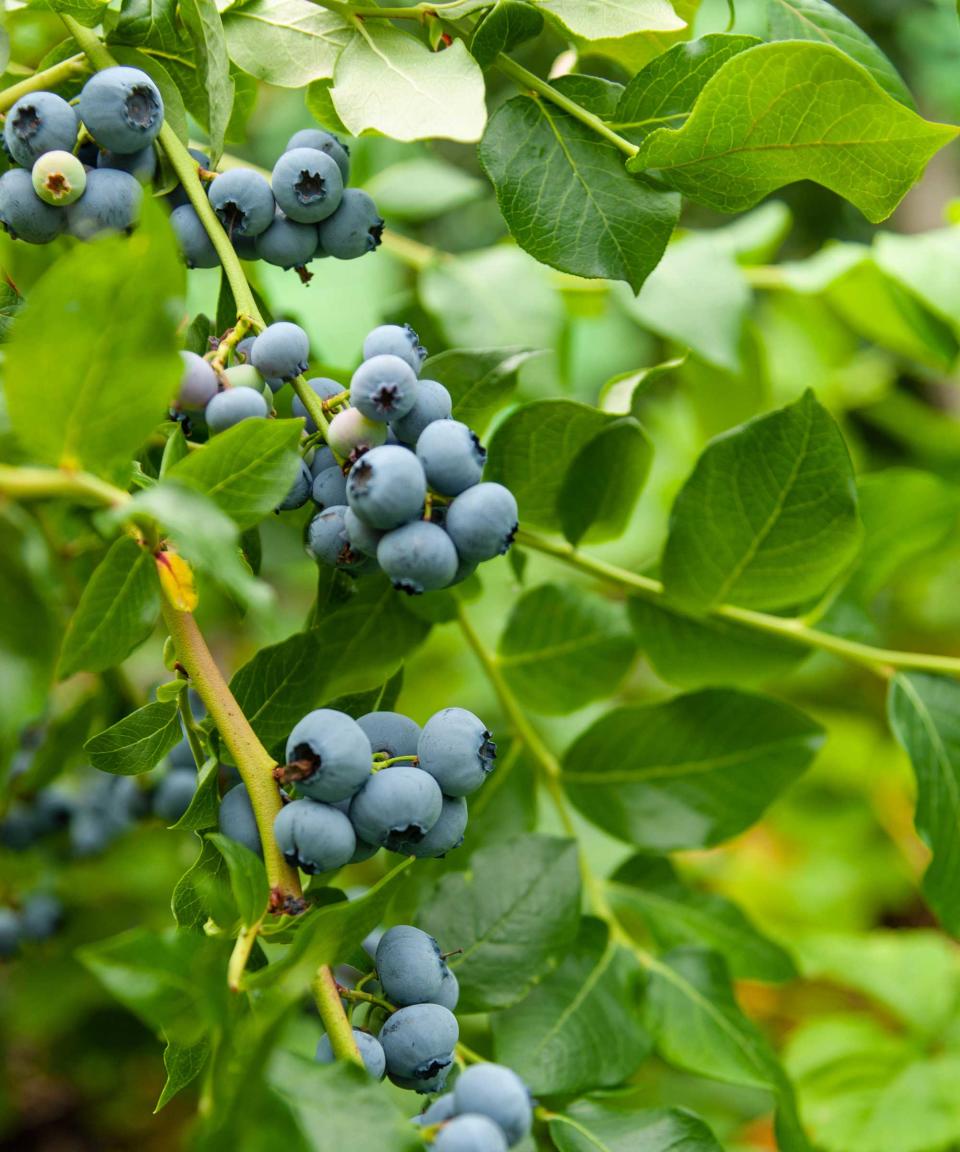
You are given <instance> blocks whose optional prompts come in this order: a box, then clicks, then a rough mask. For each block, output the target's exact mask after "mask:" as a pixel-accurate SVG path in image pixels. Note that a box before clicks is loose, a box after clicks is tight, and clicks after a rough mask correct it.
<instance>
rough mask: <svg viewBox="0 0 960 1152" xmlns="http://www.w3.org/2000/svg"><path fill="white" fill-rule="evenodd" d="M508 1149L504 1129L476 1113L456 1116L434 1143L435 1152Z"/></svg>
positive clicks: (472, 1151)
mask: <svg viewBox="0 0 960 1152" xmlns="http://www.w3.org/2000/svg"><path fill="white" fill-rule="evenodd" d="M508 1147H509V1145H508V1144H507V1137H506V1136H505V1135H504V1131H503V1129H502V1128H501V1127H500V1126H499V1125H498V1124H495V1123H494V1122H493V1120H491V1119H490V1118H489V1117H488V1116H481V1115H480V1114H479V1113H475V1112H469V1113H465V1114H463V1115H460V1116H455V1117H454V1118H453V1119H452V1120H451V1121H450V1122H449V1123H447V1124H444V1126H443V1127H442V1128H441V1129H440V1131H439V1133H438V1134H437V1138H436V1140H434V1142H433V1149H434V1152H507V1148H508Z"/></svg>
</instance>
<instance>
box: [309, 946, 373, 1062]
mask: <svg viewBox="0 0 960 1152" xmlns="http://www.w3.org/2000/svg"><path fill="white" fill-rule="evenodd" d="M310 989H311V991H312V992H313V998H314V1000H315V1001H316V1004H317V1010H318V1011H319V1013H320V1019H321V1020H322V1021H323V1026H324V1028H325V1029H326V1031H327V1035H328V1036H329V1037H330V1047H331V1048H332V1049H333V1054H334V1056H336V1058H337V1059H338V1060H348V1061H349V1062H350V1063H352V1064H359V1065H360V1067H361V1068H362V1067H363V1058H362V1057H361V1055H360V1050H359V1048H357V1042H356V1040H354V1038H353V1029H352V1028H351V1027H350V1021H349V1020H348V1019H347V1014H346V1012H344V1010H343V1001H342V1000H341V999H340V997H341V991H340V987H339V985H338V984H337V982H336V980H335V979H334V977H333V972H331V970H330V967H329V965H327V964H323V965H321V966H320V967H319V968H318V969H317V974H316V975H315V976H314V978H313V980H312V981H311V983H310Z"/></svg>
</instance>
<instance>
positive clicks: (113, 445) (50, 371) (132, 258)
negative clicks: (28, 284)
mask: <svg viewBox="0 0 960 1152" xmlns="http://www.w3.org/2000/svg"><path fill="white" fill-rule="evenodd" d="M161 217H162V213H161V211H160V209H159V208H157V209H153V208H152V206H151V205H150V204H149V202H146V203H145V204H144V212H143V221H142V223H141V226H140V227H139V228H138V229H137V230H136V232H134V234H133V235H132V236H112V237H109V238H107V239H104V240H99V241H98V242H97V243H96V244H93V245H83V246H79V247H76V248H74V249H72V250H71V251H68V252H66V253H65V254H64V255H63V256H61V257H60V258H59V259H58V260H57V261H56V263H55V264H54V265H53V266H52V267H51V268H50V269H49V271H48V272H47V273H46V274H45V275H44V276H43V277H41V279H40V280H39V281H38V282H37V283H36V284H35V285H34V286H33V288H32V289H31V292H30V304H29V306H28V307H27V308H25V309H24V311H23V314H22V315H21V316H20V317H19V318H18V321H17V325H16V329H15V331H14V333H13V338H12V339H11V340H10V342H9V344H8V345H7V346H6V364H5V368H6V378H5V381H4V387H5V391H6V398H7V407H8V410H9V414H10V423H11V425H12V427H13V430H14V432H16V434H17V436H18V437H19V438H20V440H21V441H22V442H23V444H24V446H25V447H26V448H27V450H28V451H29V453H30V457H31V459H33V460H36V461H38V462H40V463H43V464H52V465H54V466H57V467H63V468H74V469H76V468H85V469H87V470H88V471H90V472H95V473H96V474H97V475H99V476H106V477H108V478H110V479H117V480H120V481H122V482H123V483H124V484H125V483H126V482H127V478H128V476H129V472H130V458H131V456H134V455H135V454H136V452H137V451H138V450H139V448H140V447H141V445H142V444H143V442H144V440H146V438H147V437H148V436H149V435H150V432H151V431H152V430H153V428H154V427H155V426H156V425H157V424H158V423H159V422H160V420H161V419H162V418H163V415H164V412H165V411H166V410H167V408H168V407H169V405H170V401H171V400H172V399H173V396H174V393H175V392H176V390H177V385H178V383H179V380H180V374H181V370H182V366H181V363H180V358H179V356H178V355H177V352H176V349H177V336H176V328H177V323H178V320H179V315H180V310H181V307H182V304H181V301H180V297H181V295H182V293H183V282H184V281H183V276H184V271H183V268H182V267H181V265H180V261H179V257H178V256H177V251H176V244H175V242H174V239H173V234H172V233H171V231H170V226H169V224H167V223H166V222H165V221H164V220H163V219H161ZM119 300H122V301H123V307H122V308H118V307H117V302H118V301H119ZM52 331H56V333H57V338H56V340H51V339H50V333H51V332H52ZM64 348H69V349H70V355H69V356H64V355H63V349H64ZM38 380H42V381H43V382H44V384H43V403H42V404H38V403H37V381H38ZM131 380H137V382H138V383H137V387H136V388H134V389H131V387H130V381H131Z"/></svg>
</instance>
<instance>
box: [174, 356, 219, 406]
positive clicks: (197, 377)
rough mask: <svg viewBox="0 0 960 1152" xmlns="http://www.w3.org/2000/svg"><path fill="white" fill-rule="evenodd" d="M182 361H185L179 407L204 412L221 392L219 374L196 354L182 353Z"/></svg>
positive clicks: (178, 395) (181, 378)
mask: <svg viewBox="0 0 960 1152" xmlns="http://www.w3.org/2000/svg"><path fill="white" fill-rule="evenodd" d="M180 359H181V360H182V361H183V375H182V376H181V377H180V391H179V392H178V393H177V400H176V404H177V407H178V408H186V409H189V410H190V411H192V412H202V411H203V409H204V408H206V406H207V405H208V404H209V403H210V401H211V400H212V399H213V398H214V396H216V394H217V392H218V391H219V388H220V383H219V381H218V380H217V374H216V372H214V370H213V369H212V368H211V367H210V362H209V361H208V360H204V358H203V357H202V356H198V355H197V354H196V352H181V353H180Z"/></svg>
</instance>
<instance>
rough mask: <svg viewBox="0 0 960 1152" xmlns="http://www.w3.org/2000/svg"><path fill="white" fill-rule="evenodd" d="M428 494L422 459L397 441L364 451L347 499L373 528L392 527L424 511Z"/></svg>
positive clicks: (349, 480)
mask: <svg viewBox="0 0 960 1152" xmlns="http://www.w3.org/2000/svg"><path fill="white" fill-rule="evenodd" d="M426 495H427V481H426V477H425V476H424V474H423V468H422V467H421V465H420V462H419V460H417V458H416V456H414V454H413V453H412V452H408V451H407V449H406V448H400V447H399V446H397V445H395V444H384V445H383V446H382V447H380V448H372V449H371V450H370V451H369V452H366V453H364V455H363V456H361V457H360V459H359V460H358V461H357V462H356V464H354V466H353V467H352V468H351V469H350V475H349V476H348V477H347V501H348V503H349V505H350V507H351V508H352V509H353V510H354V512H355V513H356V514H357V515H358V516H359V517H360V519H361V520H364V521H366V523H367V524H369V525H370V526H371V528H382V529H384V530H389V529H391V528H398V527H399V526H400V525H401V524H406V523H407V522H408V521H409V520H412V519H413V518H414V517H415V516H419V515H420V512H421V510H422V508H423V501H424V499H425V497H426ZM451 575H452V573H451Z"/></svg>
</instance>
